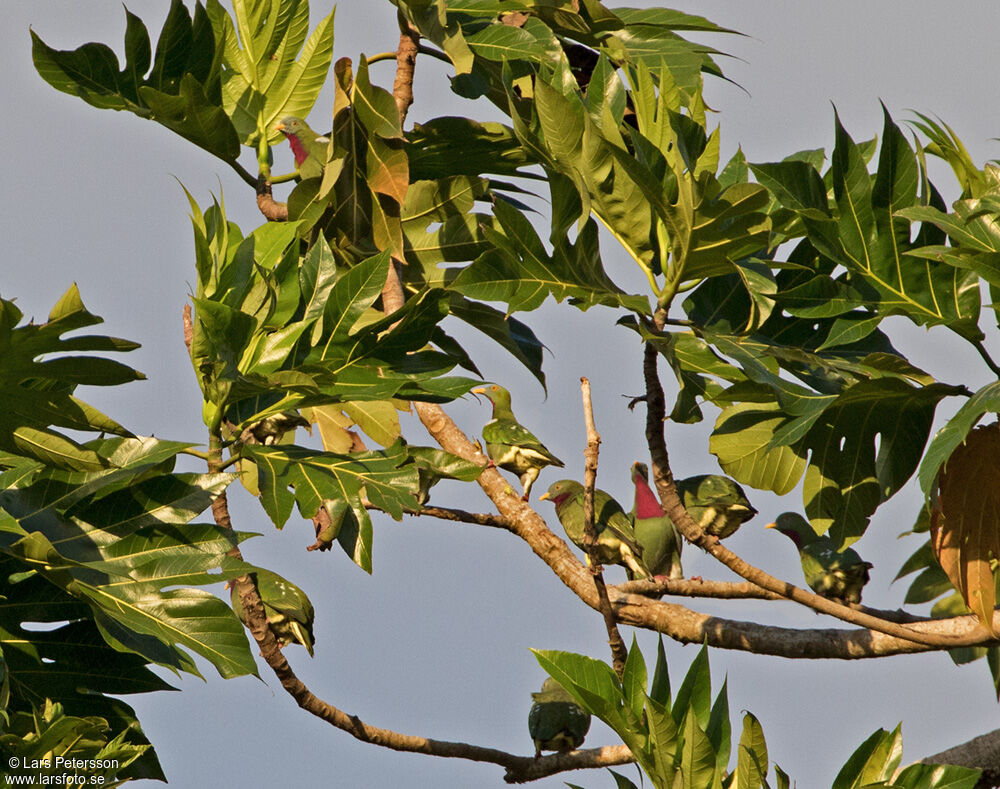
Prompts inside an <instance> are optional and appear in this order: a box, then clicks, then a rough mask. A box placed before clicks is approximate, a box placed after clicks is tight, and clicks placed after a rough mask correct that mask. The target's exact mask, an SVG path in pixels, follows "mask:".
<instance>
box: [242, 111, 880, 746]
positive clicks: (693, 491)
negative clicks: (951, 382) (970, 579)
mask: <svg viewBox="0 0 1000 789" xmlns="http://www.w3.org/2000/svg"><path fill="white" fill-rule="evenodd" d="M275 128H276V129H277V130H278V131H281V132H282V133H283V134H284V135H285V137H286V138H287V139H288V142H289V144H290V145H291V148H292V153H293V155H294V157H295V165H296V170H297V173H298V175H299V176H300V177H301V178H315V177H319V176H320V175H322V171H323V164H324V162H325V156H326V154H325V152H326V147H327V143H328V142H329V139H328V138H326V137H321V136H320V135H318V134H316V133H315V132H314V131H313V130H312V129H310V128H309V126H308V125H307V124H306V122H305V121H303V120H301V119H299V118H294V117H287V118H283V119H282V121H281V122H280V123H279V124H278V125H277V126H276V127H275ZM473 391H474V392H475V393H476V394H482V395H484V396H485V397H486V398H488V399H489V400H490V402H491V403H492V404H493V418H492V419H491V420H490V421H489V422H487V423H486V425H485V426H484V427H483V430H482V436H483V441H484V442H485V444H486V454H487V455H488V456H489V458H490V462H491V465H493V466H495V467H497V468H500V469H503V470H504V471H509V472H511V473H513V474H515V475H517V477H518V479H519V480H520V482H521V487H522V489H523V491H524V495H523V499H524V501H528V495H529V493H530V491H531V487H532V485H534V483H535V480H536V479H538V475H539V474H540V473H541V471H542V469H544V468H545V467H546V466H555V467H557V468H562V467H563V466H564V465H565V464H564V463H563V462H562V461H561V460H559V458H557V457H556V456H555V455H553V454H552V453H551V452H550V451H549V450H548V449H546V447H545V445H544V444H542V442H541V441H539V440H538V438H536V437H535V435H534V434H533V433H532V432H531V431H530V430H528V429H527V428H526V427H524V426H523V425H522V424H521V423H520V422H518V421H517V419H516V418H515V417H514V413H513V411H512V410H511V401H510V392H508V391H507V390H506V389H504V388H503V387H502V386H498V385H496V384H491V385H489V386H486V387H482V388H479V389H475V390H473ZM631 477H632V483H633V485H634V488H635V501H634V504H633V507H632V511H631V512H628V513H626V512H625V510H624V508H623V507H622V506H621V504H619V503H618V502H617V501H616V500H615V499H614V498H612V496H611V495H610V494H608V493H606V492H605V491H603V490H595V491H594V529H595V532H596V536H597V542H596V545H595V546H594V550H593V555H594V558H595V559H596V560H597V561H598V562H600V563H601V564H618V565H621V566H623V567H624V568H625V572H626V574H627V575H628V578H629V579H632V580H638V579H650V578H652V579H663V578H667V579H679V578H683V577H684V572H683V568H682V567H681V549H682V548H683V539H682V537H681V534H680V532H679V531H678V530H677V528H676V526H675V525H674V523H673V521H671V520H670V518H668V517H667V515H666V514H665V513H664V511H663V509H662V507H661V506H660V501H659V498H658V497H657V495H656V494H655V492H654V491H653V490H652V488H650V485H649V470H648V468H647V466H646V465H645V464H644V463H640V462H636V463H634V464H633V465H632V472H631ZM675 484H676V487H677V492H678V494H679V495H680V497H681V500H682V501H683V502H684V507H685V509H686V510H687V511H688V513H689V514H690V515H691V517H692V518H693V519H694V520H695V522H697V523H698V525H699V526H700V527H701V528H702V529H703V530H704V531H705V533H707V534H710V535H712V536H714V537H717V538H718V539H725V538H726V537H729V536H730V535H732V534H733V533H734V532H735V531H736V530H737V529H739V527H740V526H741V525H742V524H743V523H745V522H746V521H748V520H750V519H751V518H753V517H754V516H755V515H756V514H757V510H755V509H754V508H753V506H752V505H751V504H750V501H749V500H748V499H747V497H746V494H745V493H744V492H743V489H742V488H741V487H740V486H739V485H738V484H737V483H736V482H735V481H733V480H731V479H729V477H726V476H723V475H721V474H699V475H697V476H693V477H687V478H686V479H681V480H677V481H676V483H675ZM428 488H429V485H428ZM426 496H427V494H426V492H425V493H424V499H425V500H426ZM540 498H541V499H543V500H548V501H551V502H552V503H553V504H554V505H555V508H556V517H557V518H558V519H559V522H560V523H561V524H562V527H563V529H564V530H565V532H566V536H567V537H569V539H570V541H571V542H573V543H574V544H575V545H576V546H577V547H579V548H580V549H581V550H583V551H584V554H585V557H586V561H587V564H588V565H590V563H591V554H590V553H589V552H588V551H587V549H586V546H585V539H584V506H583V505H584V488H583V485H582V484H580V483H579V482H576V481H575V480H571V479H561V480H558V481H557V482H553V483H552V484H551V485H550V486H549V488H548V490H547V491H546V492H545V493H543V494H542V496H541V497H540ZM421 503H423V502H421ZM767 528H774V529H776V530H777V531H779V532H781V533H782V534H784V535H786V536H788V537H789V538H791V540H792V541H793V542H794V543H795V546H796V548H797V549H798V551H799V556H800V559H801V562H802V572H803V574H804V576H805V580H806V583H807V584H808V585H809V586H810V588H812V590H813V591H814V592H816V593H817V594H819V595H822V596H824V597H827V598H830V599H833V600H838V601H841V602H845V603H860V602H861V589H862V587H864V585H865V584H866V583H868V580H869V572H868V571H869V569H870V568H871V567H872V565H871V563H870V562H865V561H862V559H861V557H860V556H858V554H857V552H855V551H854V550H853V549H851V548H846V549H844V550H841V551H837V550H836V547H835V545H834V543H833V541H832V540H831V539H830V538H829V537H827V536H825V535H819V534H817V533H816V532H815V530H814V529H813V527H812V526H811V525H810V524H809V522H808V521H807V520H806V519H805V518H803V517H802V516H801V515H798V514H796V513H790V512H786V513H783V514H781V515H779V516H778V518H777V519H776V521H775V522H774V523H771V524H769V525H768V527H767ZM256 580H257V588H258V591H259V592H260V597H261V601H262V602H263V604H264V610H265V613H266V614H267V621H268V625H269V626H270V628H271V631H272V632H273V633H274V636H275V638H276V639H277V640H278V643H279V644H280V645H281V646H286V645H288V644H293V643H296V644H301V645H302V646H304V647H305V648H306V649H307V650H308V652H309V654H310V655H312V654H313V643H314V636H313V618H314V614H313V607H312V604H311V603H310V602H309V598H308V597H307V596H306V595H305V593H304V592H303V591H302V590H301V589H299V588H298V587H297V586H295V584H293V583H291V582H290V581H286V580H285V579H284V578H282V577H281V576H279V575H277V574H275V573H272V572H270V571H268V570H258V571H257V572H256ZM231 600H232V606H233V610H234V611H235V612H236V614H237V616H239V617H240V619H244V615H243V607H242V603H241V601H240V597H239V595H238V594H237V593H236V590H235V589H233V591H232V596H231ZM531 696H532V700H533V704H532V706H531V709H530V711H529V713H528V731H529V733H530V735H531V739H532V741H533V742H534V745H535V755H536V756H540V755H541V753H542V751H560V752H566V751H571V750H574V749H576V748H579V747H580V745H582V744H583V740H584V737H585V736H586V734H587V731H588V729H589V728H590V715H589V714H588V713H587V712H586V711H585V710H584V709H583V708H581V707H580V706H579V705H578V704H577V703H576V702H575V701H574V699H573V697H572V696H571V695H570V694H569V693H568V692H567V691H566V689H565V688H563V687H562V686H561V685H560V684H559V683H558V682H557V681H556V680H555V679H552V678H551V677H550V678H548V679H546V680H545V682H544V684H543V685H542V688H541V690H540V691H538V692H536V693H532V694H531Z"/></svg>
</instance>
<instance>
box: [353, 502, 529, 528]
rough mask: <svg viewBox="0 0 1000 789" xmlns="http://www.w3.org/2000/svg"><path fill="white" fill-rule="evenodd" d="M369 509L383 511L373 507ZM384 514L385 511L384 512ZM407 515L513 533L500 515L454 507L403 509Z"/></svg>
mask: <svg viewBox="0 0 1000 789" xmlns="http://www.w3.org/2000/svg"><path fill="white" fill-rule="evenodd" d="M369 509H381V508H379V507H374V506H371V507H369ZM382 511H383V512H384V510H382ZM403 512H405V513H406V514H407V515H430V516H431V517H432V518H440V519H441V520H445V521H459V522H461V523H475V524H477V525H479V526H491V527H493V528H495V529H504V530H506V531H511V526H510V524H509V523H508V522H507V520H506V519H505V518H502V517H500V516H498V515H491V514H489V513H486V512H466V511H465V510H460V509H456V508H454V507H421V508H420V509H418V510H411V509H406V508H405V507H404V508H403Z"/></svg>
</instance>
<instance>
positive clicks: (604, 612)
mask: <svg viewBox="0 0 1000 789" xmlns="http://www.w3.org/2000/svg"><path fill="white" fill-rule="evenodd" d="M580 394H581V396H582V397H583V419H584V423H585V424H586V427H587V448H586V449H585V450H584V451H583V457H584V470H583V544H584V546H585V547H586V549H587V556H588V559H589V563H590V571H591V573H592V574H593V576H594V587H595V588H596V589H597V601H598V610H599V611H600V612H601V616H603V617H604V626H605V628H607V631H608V646H609V647H611V660H612V666H613V668H614V670H615V673H616V674H617V675H618V678H619V679H621V678H622V677H623V676H624V674H625V661H626V660H627V659H628V650H627V649H626V648H625V642H624V641H623V640H622V635H621V633H620V632H619V631H618V623H617V622H616V621H615V612H614V609H613V608H612V607H611V600H609V599H608V587H607V584H605V583H604V573H603V572H602V570H601V562H600V560H599V559H598V557H597V529H596V527H595V526H594V487H595V486H596V484H597V458H598V455H599V454H600V451H601V434H600V433H598V432H597V424H596V423H595V422H594V403H593V400H592V399H591V396H590V381H589V380H587V379H586V378H581V379H580Z"/></svg>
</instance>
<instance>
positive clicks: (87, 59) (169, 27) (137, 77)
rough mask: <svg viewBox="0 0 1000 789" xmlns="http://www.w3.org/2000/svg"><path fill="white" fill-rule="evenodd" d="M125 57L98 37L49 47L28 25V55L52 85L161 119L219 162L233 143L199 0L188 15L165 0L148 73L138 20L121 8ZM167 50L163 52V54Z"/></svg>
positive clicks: (175, 0)
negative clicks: (121, 63)
mask: <svg viewBox="0 0 1000 789" xmlns="http://www.w3.org/2000/svg"><path fill="white" fill-rule="evenodd" d="M126 21H127V28H126V34H125V57H126V61H125V65H124V67H123V68H122V69H121V70H119V63H118V59H117V58H116V57H115V54H114V53H113V52H112V50H111V49H110V48H109V47H108V46H106V45H104V44H96V43H91V44H84V45H83V46H81V47H78V48H77V49H75V50H72V51H60V50H55V49H52V48H51V47H49V46H48V45H47V44H45V43H44V42H43V41H42V39H41V38H40V37H39V36H38V35H37V34H36V33H35V32H34V31H32V32H31V42H32V60H33V61H34V64H35V69H36V70H37V71H38V73H39V75H40V76H41V77H42V79H44V80H45V81H46V82H48V83H49V84H50V85H52V87H54V88H55V89H56V90H59V91H62V92H63V93H69V94H70V95H74V96H78V97H79V98H81V99H83V100H84V101H86V102H87V103H88V104H91V105H93V106H95V107H98V108H101V109H115V110H128V111H130V112H133V113H135V114H136V115H138V116H139V117H141V118H149V119H151V120H155V121H157V122H158V123H161V124H163V125H164V126H166V127H167V128H169V129H171V130H172V131H174V132H176V133H177V134H179V135H181V136H182V137H184V138H185V139H187V140H188V141H189V142H192V143H194V144H195V145H197V146H199V147H200V148H203V149H205V150H206V151H208V152H209V153H212V154H214V155H215V156H218V157H219V158H220V159H223V160H224V161H226V162H230V163H232V162H235V161H236V159H237V157H238V156H239V152H240V146H239V139H238V137H237V134H236V130H235V128H234V127H233V124H232V122H231V121H230V119H229V116H228V115H227V113H226V112H225V111H224V109H223V107H222V100H221V96H220V94H219V71H220V64H221V60H222V41H221V40H218V41H217V38H216V33H215V31H213V29H212V28H213V25H212V23H211V22H210V21H209V15H208V14H206V12H205V9H204V7H202V6H201V5H200V4H199V5H198V6H197V7H196V9H195V14H194V17H193V18H192V17H191V16H190V15H189V13H188V11H187V9H186V8H185V7H184V5H183V3H182V2H181V0H172V2H171V5H170V11H169V13H168V15H167V19H166V21H165V22H164V25H163V30H162V31H161V33H160V39H159V41H158V42H157V46H156V57H155V59H154V62H153V66H152V69H151V70H150V71H149V73H148V75H146V76H145V77H144V76H143V75H144V74H145V73H146V71H147V69H149V65H150V63H149V60H150V58H149V52H150V43H149V35H148V33H147V32H146V28H145V26H144V25H143V24H142V22H141V21H140V20H139V19H138V17H135V16H134V15H133V14H131V13H129V12H128V11H126ZM168 53H169V56H168Z"/></svg>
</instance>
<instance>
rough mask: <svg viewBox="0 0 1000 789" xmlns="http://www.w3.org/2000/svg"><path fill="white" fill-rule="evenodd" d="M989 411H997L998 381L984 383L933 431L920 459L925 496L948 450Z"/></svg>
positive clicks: (998, 400) (999, 393)
mask: <svg viewBox="0 0 1000 789" xmlns="http://www.w3.org/2000/svg"><path fill="white" fill-rule="evenodd" d="M988 412H1000V383H998V382H993V383H990V384H986V385H985V386H983V387H982V388H980V389H979V390H978V391H976V393H975V394H973V395H972V397H970V398H969V400H968V401H967V402H966V403H965V404H964V405H963V406H962V407H961V408H960V409H958V411H957V413H956V414H955V416H953V417H952V418H951V419H950V420H948V422H947V424H945V426H944V427H942V428H941V429H940V430H938V432H937V433H936V434H935V435H934V438H933V440H932V441H931V443H930V446H928V447H927V452H926V453H924V458H923V460H922V461H921V463H920V472H919V475H918V476H919V479H920V488H921V490H923V492H924V495H925V496H930V494H931V492H932V490H933V488H934V485H935V481H936V479H937V475H938V471H940V469H941V466H942V465H944V462H945V461H946V460H947V459H948V458H949V457H950V456H951V453H952V452H953V451H954V450H955V448H956V447H958V445H959V444H961V443H962V442H963V441H965V438H966V436H968V434H969V432H970V431H971V430H972V428H974V427H975V426H976V423H977V422H978V421H979V419H980V417H982V415H983V414H985V413H988Z"/></svg>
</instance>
